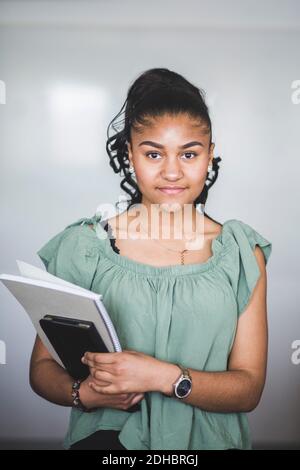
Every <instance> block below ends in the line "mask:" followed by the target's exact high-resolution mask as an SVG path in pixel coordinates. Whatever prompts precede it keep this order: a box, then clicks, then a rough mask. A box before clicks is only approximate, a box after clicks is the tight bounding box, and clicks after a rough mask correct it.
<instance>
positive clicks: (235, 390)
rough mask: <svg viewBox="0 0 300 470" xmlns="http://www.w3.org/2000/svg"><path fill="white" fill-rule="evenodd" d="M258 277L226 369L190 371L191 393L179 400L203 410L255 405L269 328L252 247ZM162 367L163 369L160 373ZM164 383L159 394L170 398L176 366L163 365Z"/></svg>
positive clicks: (263, 283)
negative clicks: (220, 370)
mask: <svg viewBox="0 0 300 470" xmlns="http://www.w3.org/2000/svg"><path fill="white" fill-rule="evenodd" d="M254 254H255V256H256V259H257V262H258V265H259V269H260V272H261V276H260V278H259V280H258V282H257V285H256V287H255V289H254V291H253V294H252V297H251V300H250V302H249V304H248V306H247V308H246V309H245V311H244V312H243V313H242V315H241V316H240V318H239V321H238V327H237V332H236V337H235V341H234V344H233V348H232V350H231V354H230V357H229V361H228V370H227V371H222V372H206V371H199V370H194V369H190V368H189V371H190V374H191V376H192V381H193V387H192V391H191V393H190V394H189V396H187V397H186V398H183V399H182V401H183V402H185V403H187V404H190V405H193V406H197V407H199V408H201V409H203V410H206V411H212V412H221V413H230V412H242V411H244V412H249V411H252V410H253V409H254V408H256V406H257V405H258V403H259V401H260V398H261V395H262V392H263V388H264V384H265V378H266V369H267V349H268V329H267V328H268V327H267V307H266V290H267V276H266V267H265V260H264V255H263V252H262V250H261V248H260V247H259V246H256V247H255V250H254ZM163 367H164V370H163ZM162 372H163V373H162V374H159V375H160V376H161V377H163V379H164V381H163V383H161V384H160V385H159V388H160V391H161V392H162V393H164V394H166V395H169V396H171V393H172V385H170V384H172V383H174V382H175V381H176V380H177V378H178V377H179V376H180V371H179V368H178V367H177V366H175V365H174V364H170V363H164V364H163V365H162Z"/></svg>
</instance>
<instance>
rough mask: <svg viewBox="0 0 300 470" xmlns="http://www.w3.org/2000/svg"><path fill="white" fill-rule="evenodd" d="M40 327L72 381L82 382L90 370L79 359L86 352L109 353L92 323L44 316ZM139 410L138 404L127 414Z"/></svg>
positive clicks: (128, 410)
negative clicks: (79, 380)
mask: <svg viewBox="0 0 300 470" xmlns="http://www.w3.org/2000/svg"><path fill="white" fill-rule="evenodd" d="M40 325H41V328H42V329H43V331H44V332H45V334H46V336H47V338H48V340H49V341H50V343H51V344H52V346H53V348H54V349H55V351H56V353H57V354H58V356H59V358H60V360H61V361H62V363H63V365H64V366H65V368H66V370H67V371H68V373H69V374H70V375H71V377H73V378H74V379H81V380H84V379H86V378H87V377H88V375H89V373H90V370H89V367H88V366H87V365H86V364H83V363H82V362H81V358H82V356H83V355H84V353H85V352H86V351H89V352H99V353H101V352H109V351H108V349H107V347H106V346H105V344H104V342H103V340H102V338H101V336H100V334H99V333H98V331H97V329H96V327H95V325H94V323H93V322H90V321H86V320H78V319H75V318H67V317H60V316H56V315H45V316H44V317H43V318H42V319H41V320H40ZM138 410H140V404H139V403H136V404H135V405H133V406H131V407H130V408H128V409H127V410H126V411H127V412H134V411H138Z"/></svg>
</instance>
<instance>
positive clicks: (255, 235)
mask: <svg viewBox="0 0 300 470" xmlns="http://www.w3.org/2000/svg"><path fill="white" fill-rule="evenodd" d="M222 231H223V233H224V236H225V238H226V236H227V238H231V239H233V240H234V241H235V243H236V244H237V245H238V247H239V248H240V250H241V251H242V253H244V254H245V256H246V253H247V252H248V250H249V249H250V250H251V252H252V254H254V255H255V257H256V259H257V262H258V263H259V265H262V264H266V263H267V261H268V259H269V257H270V254H271V251H272V243H271V241H270V240H269V239H267V238H265V236H264V235H262V233H261V231H260V230H259V229H258V228H257V226H255V227H254V226H253V225H252V224H251V225H250V224H249V223H247V222H245V221H243V220H240V219H229V220H227V221H225V222H224V223H223V229H222Z"/></svg>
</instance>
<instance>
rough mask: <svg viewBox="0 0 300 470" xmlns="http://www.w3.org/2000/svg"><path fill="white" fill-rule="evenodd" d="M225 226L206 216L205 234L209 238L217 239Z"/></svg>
mask: <svg viewBox="0 0 300 470" xmlns="http://www.w3.org/2000/svg"><path fill="white" fill-rule="evenodd" d="M222 229H223V225H222V224H219V223H218V222H215V221H214V220H211V219H209V218H208V217H206V216H204V233H205V235H206V236H207V238H209V239H211V238H215V237H217V236H218V235H220V234H221V232H222Z"/></svg>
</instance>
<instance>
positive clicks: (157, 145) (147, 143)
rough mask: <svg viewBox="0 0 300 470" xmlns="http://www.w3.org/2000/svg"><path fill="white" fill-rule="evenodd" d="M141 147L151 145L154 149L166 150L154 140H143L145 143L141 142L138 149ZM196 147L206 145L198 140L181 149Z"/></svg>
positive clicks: (182, 146)
mask: <svg viewBox="0 0 300 470" xmlns="http://www.w3.org/2000/svg"><path fill="white" fill-rule="evenodd" d="M140 145H151V146H152V147H156V148H158V149H163V148H164V146H163V145H161V144H158V143H157V142H152V140H143V142H141V143H140V144H139V145H138V147H139V146H140ZM195 145H201V147H204V145H203V144H202V143H201V142H198V141H197V140H194V141H193V142H188V143H187V144H184V145H181V146H179V148H181V149H186V148H188V147H194V146H195Z"/></svg>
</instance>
